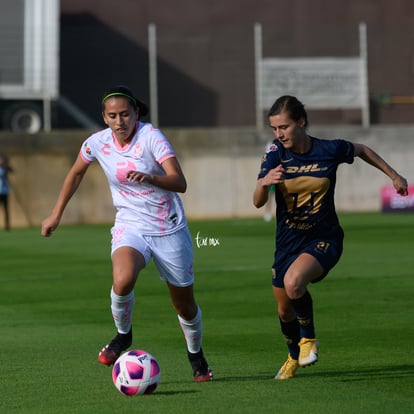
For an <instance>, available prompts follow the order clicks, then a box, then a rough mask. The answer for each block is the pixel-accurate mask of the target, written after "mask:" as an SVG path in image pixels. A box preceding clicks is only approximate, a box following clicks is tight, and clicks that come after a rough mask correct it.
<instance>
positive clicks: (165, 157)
mask: <svg viewBox="0 0 414 414" xmlns="http://www.w3.org/2000/svg"><path fill="white" fill-rule="evenodd" d="M170 158H175V155H174V154H167V155H165V156H164V157H162V158H161V159H159V160H158V163H159V164H160V165H161V164H162V163H163V162H164V161H166V160H168V159H170Z"/></svg>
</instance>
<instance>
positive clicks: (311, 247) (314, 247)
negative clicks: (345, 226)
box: [272, 237, 343, 288]
mask: <svg viewBox="0 0 414 414" xmlns="http://www.w3.org/2000/svg"><path fill="white" fill-rule="evenodd" d="M342 251H343V237H338V238H335V239H331V240H314V241H312V242H310V243H309V244H308V245H306V246H305V247H304V248H303V249H302V250H299V251H297V252H295V253H288V252H284V251H280V250H277V249H276V252H275V261H274V263H273V266H272V267H273V269H274V271H275V274H274V275H273V278H272V285H273V286H275V287H280V288H283V287H284V286H285V285H284V282H283V279H284V278H285V274H286V272H287V270H288V269H289V267H290V265H291V264H292V263H293V262H294V261H295V260H296V259H297V257H298V256H299V255H301V254H302V253H308V254H310V255H311V256H313V257H315V259H317V260H318V262H319V263H320V265H321V266H322V267H323V270H324V271H323V274H322V275H321V277H319V278H318V279H317V280H314V281H313V282H312V283H316V282H319V281H320V280H322V279H323V278H324V277H325V276H326V275H327V274H328V272H329V271H330V270H331V269H332V268H333V267H334V266H335V265H336V264H337V263H338V261H339V259H340V258H341V255H342Z"/></svg>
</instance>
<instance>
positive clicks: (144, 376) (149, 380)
mask: <svg viewBox="0 0 414 414" xmlns="http://www.w3.org/2000/svg"><path fill="white" fill-rule="evenodd" d="M160 378H161V370H160V366H159V365H158V362H157V360H156V359H155V358H154V357H153V356H152V355H151V354H149V353H148V352H146V351H143V350H140V349H136V350H133V351H128V352H125V353H124V354H122V355H121V356H120V357H119V358H118V359H117V360H116V362H115V364H114V367H113V368H112V381H113V382H114V384H115V387H116V388H117V389H118V391H119V392H121V393H122V394H125V395H141V394H152V393H153V392H154V391H155V389H156V388H157V385H158V384H159V382H160Z"/></svg>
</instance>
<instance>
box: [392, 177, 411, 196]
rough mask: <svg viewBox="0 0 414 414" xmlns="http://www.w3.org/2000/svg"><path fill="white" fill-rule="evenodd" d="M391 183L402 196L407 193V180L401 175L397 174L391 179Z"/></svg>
mask: <svg viewBox="0 0 414 414" xmlns="http://www.w3.org/2000/svg"><path fill="white" fill-rule="evenodd" d="M392 185H393V186H394V188H395V189H396V190H397V193H398V194H400V195H402V196H406V195H408V183H407V180H406V179H405V178H404V177H402V176H401V175H397V176H396V177H395V178H394V179H393V180H392Z"/></svg>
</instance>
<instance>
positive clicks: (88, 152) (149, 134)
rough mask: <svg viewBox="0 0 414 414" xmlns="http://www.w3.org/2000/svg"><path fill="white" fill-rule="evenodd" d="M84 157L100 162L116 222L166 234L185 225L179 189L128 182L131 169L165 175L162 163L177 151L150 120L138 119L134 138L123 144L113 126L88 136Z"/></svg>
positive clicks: (82, 152) (87, 159)
mask: <svg viewBox="0 0 414 414" xmlns="http://www.w3.org/2000/svg"><path fill="white" fill-rule="evenodd" d="M80 155H81V157H82V159H83V160H84V161H85V162H87V163H91V162H93V161H95V160H97V161H98V162H99V164H100V165H101V167H102V169H103V171H104V173H105V175H106V177H107V178H108V182H109V187H110V189H111V193H112V200H113V203H114V206H115V208H116V209H117V213H116V222H117V223H119V222H122V221H124V222H134V225H135V226H136V229H137V231H138V232H139V233H141V234H147V235H153V236H157V235H165V234H170V233H174V232H175V231H177V230H179V229H180V228H182V227H184V226H186V218H185V214H184V209H183V205H182V201H181V198H180V197H179V196H178V194H177V193H175V192H172V191H167V190H163V189H162V188H159V187H156V186H154V185H150V184H147V183H137V182H129V181H128V180H127V178H126V174H127V172H128V171H130V170H134V171H140V172H143V173H146V174H155V175H165V171H164V170H163V168H162V166H161V164H162V163H163V162H164V161H165V160H167V159H168V158H172V157H175V153H174V150H173V148H172V147H171V145H170V143H169V142H168V140H167V138H166V137H165V136H164V135H163V134H162V133H161V131H160V130H158V129H155V128H154V127H153V126H152V125H151V124H149V123H143V122H138V123H137V131H136V132H135V134H134V136H133V138H132V140H131V142H130V143H129V144H128V145H127V146H125V147H121V146H120V145H119V143H118V141H117V139H116V138H115V137H114V136H113V135H112V130H111V129H110V128H107V129H104V130H102V131H99V132H97V133H95V134H93V135H91V136H90V137H89V138H87V139H86V140H85V141H84V143H83V145H82V147H81V150H80Z"/></svg>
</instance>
